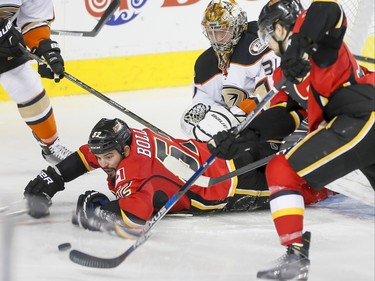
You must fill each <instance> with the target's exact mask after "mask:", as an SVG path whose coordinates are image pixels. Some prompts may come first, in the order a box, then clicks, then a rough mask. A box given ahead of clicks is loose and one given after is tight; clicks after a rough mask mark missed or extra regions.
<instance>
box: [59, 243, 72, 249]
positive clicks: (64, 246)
mask: <svg viewBox="0 0 375 281" xmlns="http://www.w3.org/2000/svg"><path fill="white" fill-rule="evenodd" d="M71 247H72V245H70V243H63V244H60V245H59V246H58V248H59V251H66V250H69V249H70V248H71Z"/></svg>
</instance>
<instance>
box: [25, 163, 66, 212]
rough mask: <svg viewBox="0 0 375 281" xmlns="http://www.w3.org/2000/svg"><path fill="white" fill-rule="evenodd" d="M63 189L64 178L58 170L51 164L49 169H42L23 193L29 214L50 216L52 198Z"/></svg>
mask: <svg viewBox="0 0 375 281" xmlns="http://www.w3.org/2000/svg"><path fill="white" fill-rule="evenodd" d="M61 190H64V180H63V178H62V177H61V176H60V175H59V174H58V173H57V172H56V170H55V169H54V168H52V167H51V166H49V167H48V168H47V170H42V171H41V172H40V173H39V175H38V176H37V177H36V178H35V179H33V180H32V181H30V182H29V183H28V184H27V186H26V188H25V191H24V193H23V195H24V197H25V199H26V201H27V206H28V208H29V215H30V216H32V217H34V218H37V219H38V218H41V217H45V216H48V215H49V207H50V206H51V205H52V201H51V198H52V197H53V196H54V195H55V194H56V192H58V191H61Z"/></svg>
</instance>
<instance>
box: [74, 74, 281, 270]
mask: <svg viewBox="0 0 375 281" xmlns="http://www.w3.org/2000/svg"><path fill="white" fill-rule="evenodd" d="M285 81H286V79H285V78H284V77H283V78H282V79H281V80H280V82H279V83H278V84H277V85H276V86H275V87H273V88H272V89H271V91H269V92H268V93H267V94H266V95H265V96H264V98H263V100H262V101H261V102H260V103H259V104H258V105H257V107H256V108H255V109H254V110H253V111H252V112H251V113H250V114H249V115H248V116H247V117H246V119H245V120H244V121H243V122H242V123H240V125H239V126H238V127H236V128H235V130H234V133H235V134H238V133H239V132H241V131H242V130H243V129H244V128H245V127H246V126H247V125H248V124H249V123H250V122H251V121H252V120H253V119H254V118H255V116H256V115H257V114H258V113H259V112H260V111H261V110H262V109H263V108H264V107H265V105H266V104H267V103H268V102H269V101H270V100H271V99H272V98H273V97H274V96H275V95H276V93H277V92H278V91H279V89H280V88H281V87H282V86H283V85H284V84H285ZM214 160H215V157H214V156H213V155H211V156H210V157H209V158H208V160H207V161H206V162H205V163H204V164H203V165H202V166H200V167H199V169H198V170H197V171H196V172H195V173H194V175H193V176H192V177H191V178H190V179H188V180H187V181H186V183H185V184H184V185H182V187H181V188H180V189H179V191H178V192H177V193H176V194H174V195H173V196H172V197H171V198H170V199H169V200H168V201H167V203H166V204H165V205H164V206H163V207H162V208H161V209H160V210H159V211H158V212H157V213H156V214H155V215H154V216H153V217H152V218H151V219H150V220H149V221H147V223H146V226H145V228H144V232H143V234H142V235H141V236H140V237H139V238H138V239H137V240H136V242H135V243H134V244H133V245H132V246H131V247H130V248H128V249H127V250H126V251H125V252H124V253H123V254H121V255H120V256H118V257H115V258H100V257H95V256H92V255H89V254H86V253H83V252H81V251H78V250H72V251H71V252H70V254H69V257H70V259H71V260H72V261H73V262H75V263H77V264H80V265H83V266H87V267H95V268H113V267H116V266H118V265H120V264H121V263H122V262H123V261H124V260H125V259H126V258H127V257H128V256H129V255H130V254H131V253H132V252H134V250H135V249H137V248H138V247H139V246H141V245H142V244H144V243H145V242H146V241H147V240H148V238H149V237H150V236H151V230H152V228H153V227H154V226H155V225H156V224H157V223H158V222H159V221H160V220H161V219H162V218H163V217H164V216H165V215H166V214H167V212H168V211H169V210H170V209H171V208H172V207H173V206H174V205H175V204H176V202H177V201H178V200H179V199H180V198H181V197H182V196H183V195H184V194H185V193H186V192H187V191H188V190H189V189H190V187H191V186H192V185H193V184H194V182H195V181H196V179H197V178H198V177H199V176H200V175H202V174H203V172H204V171H205V170H206V169H207V168H208V167H209V166H210V165H211V164H212V163H213V162H214Z"/></svg>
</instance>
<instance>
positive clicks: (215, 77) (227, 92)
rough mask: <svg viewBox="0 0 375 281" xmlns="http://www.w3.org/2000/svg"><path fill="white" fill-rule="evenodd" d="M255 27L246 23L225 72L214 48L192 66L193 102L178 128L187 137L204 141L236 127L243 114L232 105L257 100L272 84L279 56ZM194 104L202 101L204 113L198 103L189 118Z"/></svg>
mask: <svg viewBox="0 0 375 281" xmlns="http://www.w3.org/2000/svg"><path fill="white" fill-rule="evenodd" d="M257 29H258V26H257V23H256V22H255V21H253V22H250V23H249V25H248V29H247V31H246V32H245V33H244V34H243V35H242V37H241V39H240V41H239V42H238V44H237V45H236V47H235V49H234V52H233V54H232V56H231V60H230V65H229V68H228V69H227V71H228V73H227V75H223V73H222V71H221V70H220V69H219V68H218V65H217V64H218V61H217V58H216V54H215V51H214V50H213V48H209V49H207V50H206V51H205V52H203V53H202V54H201V55H200V56H199V57H198V59H197V61H196V63H195V66H194V82H193V91H194V92H193V98H192V105H191V106H190V107H189V108H188V109H187V110H186V111H185V112H184V113H183V115H182V118H181V128H182V130H183V131H184V133H185V134H186V135H187V136H188V137H190V138H195V139H198V140H201V141H207V140H208V139H210V138H211V137H212V135H213V134H215V133H217V132H218V131H221V130H226V129H229V128H231V127H233V126H236V125H237V124H238V122H239V121H241V119H239V118H236V117H238V116H235V115H238V114H239V115H242V117H243V112H242V114H241V111H238V109H233V107H234V106H236V105H238V104H239V103H240V102H241V101H242V100H244V99H246V98H247V99H253V100H255V102H256V103H258V102H259V101H260V100H262V99H263V95H264V94H265V93H266V92H268V91H269V89H270V88H271V86H272V85H273V80H272V75H273V72H274V70H275V69H276V67H278V65H279V63H280V58H279V57H277V56H276V55H275V54H274V53H273V51H271V50H270V49H269V48H268V46H267V45H264V44H262V42H261V41H260V40H259V38H258V36H257ZM256 88H257V91H256V92H255V93H254V91H255V89H256ZM262 88H263V90H258V89H262ZM197 104H204V105H205V106H206V107H205V110H204V111H205V112H202V111H201V109H202V108H203V107H202V106H199V110H198V111H199V112H198V113H199V117H198V119H196V118H195V119H194V120H192V118H191V117H192V115H195V117H196V114H197V109H198V108H197V106H196V105H197ZM219 107H221V108H219ZM231 108H232V110H231V111H232V112H230V111H229V109H231ZM233 110H235V112H233ZM218 111H220V113H218ZM212 112H214V113H212ZM212 114H214V116H212ZM233 114H234V115H233ZM199 118H202V119H201V120H199ZM208 119H210V121H208Z"/></svg>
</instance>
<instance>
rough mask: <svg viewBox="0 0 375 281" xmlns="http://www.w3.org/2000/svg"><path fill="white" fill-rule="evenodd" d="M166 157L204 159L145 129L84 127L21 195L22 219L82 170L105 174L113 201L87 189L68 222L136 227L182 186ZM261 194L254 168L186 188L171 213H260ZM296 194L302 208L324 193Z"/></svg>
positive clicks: (218, 165)
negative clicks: (75, 143) (78, 139)
mask: <svg viewBox="0 0 375 281" xmlns="http://www.w3.org/2000/svg"><path fill="white" fill-rule="evenodd" d="M252 154H253V153H252V152H249V153H244V154H243V156H242V157H241V158H239V159H236V160H234V161H232V160H230V161H224V160H220V159H218V160H217V161H215V163H214V164H213V165H212V166H211V167H209V168H208V169H207V171H206V172H205V175H207V176H209V177H217V176H219V175H222V174H227V173H229V172H230V171H232V170H233V169H235V168H236V167H240V166H241V165H243V164H244V163H249V162H252V161H253V157H254V156H253V155H252ZM167 155H171V156H173V157H175V158H178V159H179V160H180V161H183V162H184V163H186V165H189V166H190V167H191V168H192V169H197V168H198V167H199V166H200V165H201V164H202V163H204V162H205V161H206V160H207V158H208V157H209V156H210V153H209V151H208V149H207V146H206V144H205V143H202V142H198V141H195V140H180V139H173V138H171V137H169V136H164V135H160V134H156V133H154V132H152V131H151V130H149V129H143V130H138V129H130V128H128V126H127V125H126V123H125V122H124V121H122V120H120V119H105V118H103V119H102V120H100V121H99V122H98V123H97V124H96V125H95V127H94V128H93V129H92V132H91V134H90V137H89V141H88V144H86V145H83V146H81V147H80V149H79V150H78V151H77V152H75V153H73V154H72V155H70V156H69V157H68V158H66V159H65V160H63V161H62V162H60V163H59V164H57V165H56V167H55V168H53V167H51V166H50V167H48V168H47V169H46V170H43V171H42V172H41V173H40V174H39V175H38V176H37V177H36V178H35V179H34V180H32V181H30V182H29V184H28V185H27V187H26V188H25V193H24V195H25V198H26V199H27V202H28V206H29V209H30V212H29V214H30V215H31V216H33V217H37V218H38V217H43V216H46V215H48V214H49V210H48V209H49V206H50V205H51V198H52V197H53V196H54V194H55V193H56V192H58V191H61V190H63V189H64V183H65V182H69V181H71V180H73V179H75V178H77V177H79V176H80V175H83V174H84V173H86V172H87V171H89V170H92V169H96V168H102V169H103V170H104V171H105V172H106V173H107V175H108V178H107V181H108V187H109V189H110V190H111V192H112V193H113V194H114V195H115V196H116V200H112V201H110V200H109V199H108V198H107V197H106V196H105V195H104V194H102V193H99V192H97V191H93V190H91V191H88V192H86V193H85V194H82V195H81V196H80V197H79V199H78V203H77V210H76V215H77V220H75V221H77V223H78V224H80V225H81V226H83V227H85V228H89V229H91V230H97V229H102V227H103V225H105V226H106V227H107V226H108V224H112V226H113V225H114V223H117V224H118V225H121V226H122V227H126V228H135V229H137V228H139V227H141V226H142V225H144V223H145V222H146V221H147V220H148V219H150V217H151V215H152V213H153V212H156V211H158V210H159V209H160V208H161V207H162V206H164V205H165V203H166V202H167V201H168V200H169V199H170V198H171V197H172V196H173V195H174V194H176V192H177V191H178V190H179V188H180V187H181V186H182V185H183V182H182V181H181V180H180V179H179V178H178V177H176V176H175V175H173V174H172V173H171V172H170V171H169V170H168V169H167V168H166V167H165V166H164V165H163V160H164V159H165V157H166V156H167ZM264 156H266V155H264ZM264 156H263V155H261V156H260V157H264ZM268 195H269V192H268V190H267V185H266V182H265V176H264V171H263V170H262V169H257V170H253V171H251V172H248V173H246V174H244V175H241V176H239V177H235V178H231V179H229V180H226V181H223V182H221V183H218V184H216V185H214V186H212V187H210V188H203V187H200V186H196V185H193V186H192V187H191V188H190V190H189V191H188V192H187V193H186V195H185V196H184V197H182V198H181V200H179V201H178V202H177V203H176V205H175V206H174V207H173V208H172V209H171V211H172V212H178V211H189V212H193V213H201V212H211V211H252V210H257V209H263V208H268V198H269V196H268ZM304 195H305V201H306V203H307V204H309V203H314V202H317V201H320V200H323V199H325V198H326V197H327V193H325V192H314V191H312V190H306V192H305V194H304ZM107 229H108V228H107Z"/></svg>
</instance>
